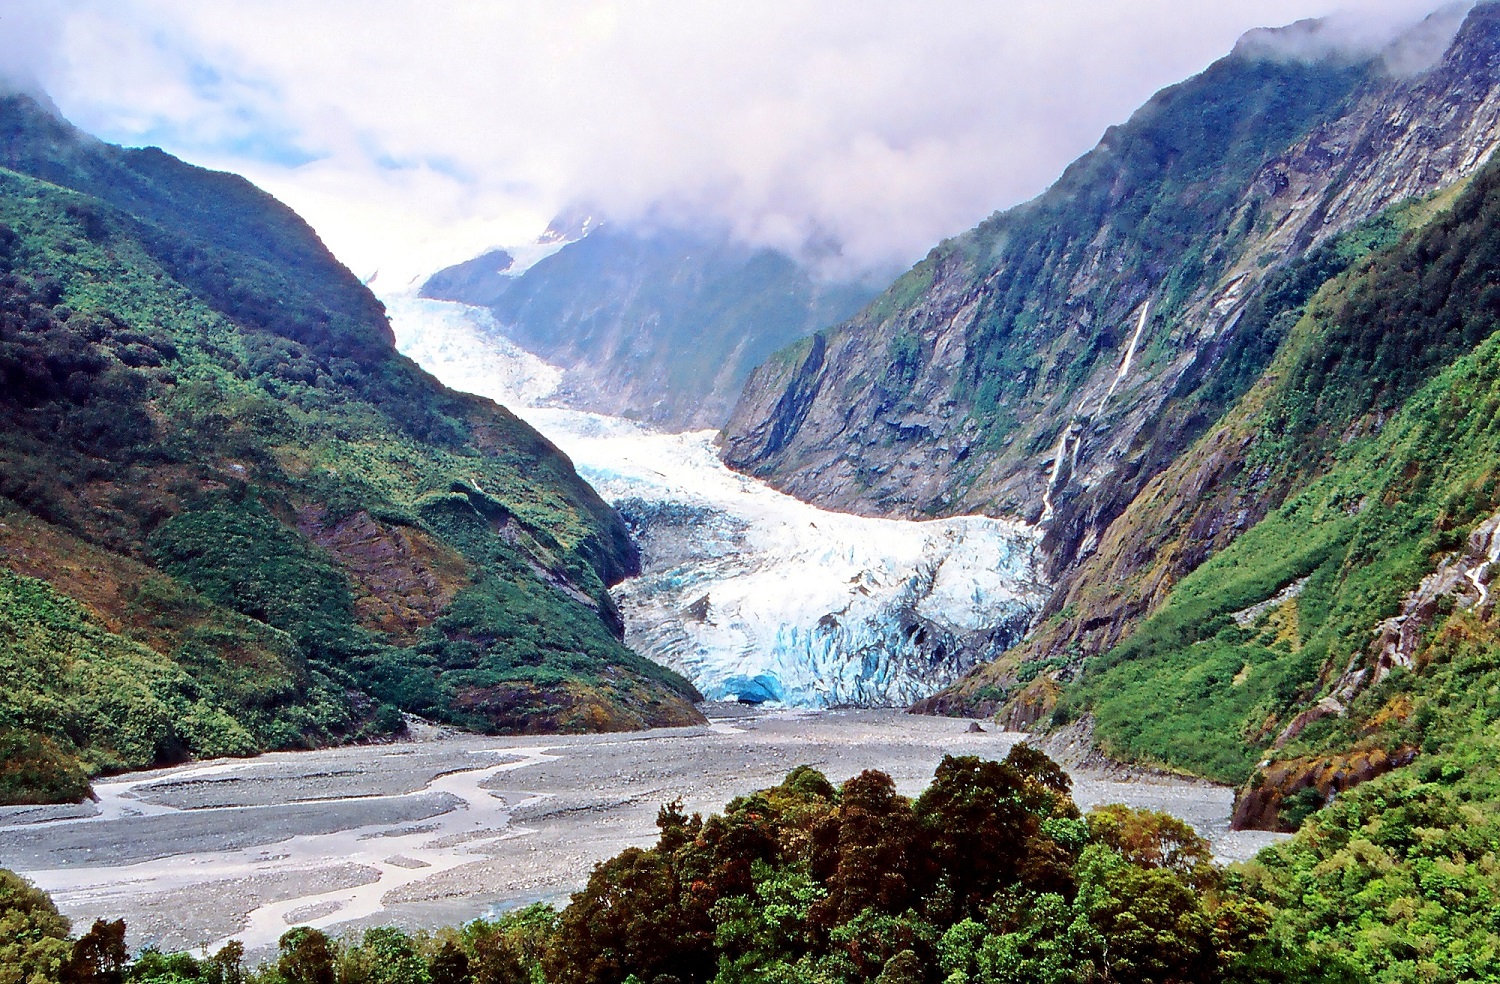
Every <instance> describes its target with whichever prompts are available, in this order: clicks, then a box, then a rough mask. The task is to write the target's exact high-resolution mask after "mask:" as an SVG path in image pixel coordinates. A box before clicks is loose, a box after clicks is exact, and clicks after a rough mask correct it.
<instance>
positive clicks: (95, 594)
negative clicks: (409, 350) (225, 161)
mask: <svg viewBox="0 0 1500 984" xmlns="http://www.w3.org/2000/svg"><path fill="white" fill-rule="evenodd" d="M637 564H638V561H637V559H636V555H635V551H634V547H633V545H632V544H631V542H630V539H629V535H628V531H627V530H626V528H625V526H624V524H623V522H622V521H621V520H620V519H619V517H618V516H617V515H615V513H614V512H613V510H611V509H610V508H609V507H608V506H607V505H606V504H605V503H604V502H603V501H602V500H600V499H599V497H598V496H597V494H595V493H594V491H593V490H592V489H591V488H589V487H588V486H587V485H586V484H585V483H584V482H583V481H582V480H581V479H579V478H578V476H577V475H576V474H575V473H574V471H573V468H572V465H571V463H570V462H569V461H568V460H567V458H566V457H564V456H563V455H562V454H561V453H560V452H559V451H557V449H555V448H554V447H552V446H551V445H550V444H548V443H547V442H546V441H545V440H544V439H543V438H542V437H541V436H540V435H538V434H537V433H536V432H535V431H533V430H531V429H530V428H529V427H528V426H527V425H526V424H524V423H523V422H521V421H520V420H519V419H517V418H516V417H514V416H513V415H511V414H510V413H509V412H507V411H506V410H504V409H503V408H500V407H498V406H496V405H494V404H493V403H490V402H489V401H486V400H482V399H479V398H477V397H471V396H467V395H464V394H459V393H455V392H452V391H449V390H447V389H445V388H444V387H443V386H441V385H440V384H439V383H438V382H437V381H436V380H434V379H433V378H432V377H430V376H428V375H427V374H426V373H424V372H422V371H421V370H420V369H419V368H418V367H417V366H416V365H415V364H414V363H412V362H411V361H410V360H407V359H405V358H404V357H402V356H399V355H398V354H397V353H396V351H395V348H394V343H393V340H392V336H391V332H390V327H389V324H388V323H387V321H386V318H385V314H384V310H383V308H382V307H381V305H380V303H379V302H378V301H377V300H376V299H375V298H374V296H373V295H371V294H370V292H369V291H368V290H367V289H365V287H364V286H363V285H361V284H360V283H359V282H358V281H357V280H356V279H355V278H354V277H353V276H352V275H351V274H350V273H349V271H348V270H346V269H344V268H343V267H342V266H340V265H339V264H338V263H337V261H335V260H334V259H333V257H332V256H331V255H329V254H328V253H327V251H326V250H325V249H323V247H322V244H321V243H319V242H318V240H317V238H316V236H315V235H313V233H312V230H311V229H309V228H308V227H307V226H306V225H305V224H304V223H303V222H302V221H301V220H300V219H298V218H297V217H296V216H295V214H293V213H292V212H291V211H290V210H289V209H287V208H285V206H282V205H280V204H279V203H277V202H276V201H275V200H274V199H271V198H270V197H269V196H267V195H265V194H264V193H262V192H260V191H258V190H256V189H255V188H254V187H253V186H251V185H250V184H249V183H248V182H245V181H243V180H242V179H240V178H237V177H234V176H231V175H222V174H213V173H211V172H206V171H203V170H201V169H198V168H194V167H190V166H189V165H186V164H183V163H181V162H179V161H176V160H175V159H173V158H170V157H168V156H167V155H165V154H162V153H161V152H160V151H151V150H147V151H126V150H121V149H120V148H115V147H110V146H108V145H105V144H102V143H99V142H98V141H95V140H93V139H92V138H90V137H88V136H86V135H85V134H82V133H79V132H78V131H76V130H73V129H72V128H71V127H69V126H68V125H67V124H65V123H63V122H62V121H60V120H58V119H56V118H55V117H53V116H51V115H50V114H49V113H48V112H47V111H46V110H44V109H43V108H42V107H40V106H38V105H37V104H36V103H35V102H33V101H32V100H30V99H29V98H27V97H22V96H12V97H7V98H3V99H0V750H3V752H4V755H3V759H0V803H6V802H26V801H37V800H69V799H72V800H76V799H78V798H80V797H81V796H82V795H84V793H85V792H86V790H87V779H88V777H89V776H91V775H95V774H98V773H100V772H104V771H109V770H118V769H126V768H141V767H145V766H150V765H157V764H162V763H166V762H173V761H180V760H182V759H184V758H186V757H190V756H200V757H201V756H211V755H236V754H249V753H253V752H256V751H259V750H264V749H269V748H300V747H310V746H314V745H318V744H325V743H328V742H336V741H348V740H362V739H371V738H380V737H383V736H388V735H390V734H392V733H394V732H397V731H400V730H401V729H402V728H403V727H404V724H403V717H402V714H403V713H413V714H419V715H422V716H425V717H428V718H431V719H435V720H439V721H445V722H449V723H452V724H455V725H460V726H463V727H467V728H474V729H479V730H486V731H552V730H590V729H628V728H638V727H643V726H646V725H652V724H674V723H690V722H694V721H697V720H700V717H699V715H698V714H697V712H696V711H695V710H694V709H693V707H692V704H691V701H692V700H693V699H695V698H696V696H697V695H696V694H695V693H694V692H693V690H692V688H691V686H690V685H688V684H687V682H686V681H685V680H683V679H682V678H681V677H679V676H677V675H676V674H673V673H671V672H670V671H667V670H665V669H662V668H661V667H658V666H657V665H655V664H653V663H651V662H649V661H647V660H645V659H643V658H641V657H639V656H637V655H636V654H634V653H632V652H631V651H630V650H629V649H627V648H626V647H625V646H624V644H623V643H622V642H621V641H620V631H621V626H620V623H619V616H618V613H617V612H616V611H615V609H614V606H613V602H612V601H611V600H610V598H609V595H608V592H607V590H606V587H607V585H608V584H610V583H613V582H615V581H617V580H619V579H620V578H622V577H624V576H626V575H628V574H629V573H631V572H632V571H633V570H634V569H635V567H636V565H637Z"/></svg>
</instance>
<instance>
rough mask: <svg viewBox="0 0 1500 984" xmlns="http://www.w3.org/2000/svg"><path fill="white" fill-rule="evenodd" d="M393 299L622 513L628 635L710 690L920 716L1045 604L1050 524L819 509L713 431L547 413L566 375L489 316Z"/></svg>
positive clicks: (399, 311)
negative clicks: (733, 460)
mask: <svg viewBox="0 0 1500 984" xmlns="http://www.w3.org/2000/svg"><path fill="white" fill-rule="evenodd" d="M386 303H387V307H388V308H389V310H390V311H391V314H392V324H393V327H394V328H395V331H396V336H397V343H398V345H399V347H400V348H401V351H403V352H405V353H406V354H407V355H410V356H411V357H413V358H414V359H416V360H417V361H418V362H420V363H421V364H422V365H423V366H424V367H425V368H426V369H427V370H428V371H430V372H432V373H434V374H435V375H437V376H438V377H439V378H440V379H442V380H443V381H444V382H445V383H447V384H448V385H450V386H453V387H455V388H458V389H464V390H468V391H470V392H474V393H478V394H480V395H483V396H489V397H491V398H493V399H495V400H497V401H499V402H501V403H504V404H506V405H507V406H509V407H510V408H511V409H512V410H514V411H515V412H517V413H518V414H520V415H521V416H522V417H524V418H525V419H526V420H527V421H528V422H529V423H531V424H532V425H533V426H535V427H536V428H537V429H538V430H540V431H541V432H542V433H543V434H545V435H546V436H547V437H548V438H549V439H550V440H551V441H553V442H554V443H555V444H557V445H558V446H559V447H560V448H562V449H563V451H564V452H566V453H567V454H568V456H569V457H571V458H572V459H573V462H574V464H575V466H576V467H577V468H578V470H579V473H580V474H582V475H583V477H584V478H585V479H587V480H588V481H589V482H590V483H591V484H593V485H594V487H595V488H597V489H598V490H599V491H600V493H601V494H602V495H603V496H604V497H605V498H606V499H608V500H609V501H610V502H612V503H614V504H615V506H616V507H617V508H618V509H619V510H620V511H621V513H622V514H623V515H624V516H625V518H626V520H627V521H628V522H629V523H630V524H631V526H632V529H633V531H634V532H635V534H636V537H637V539H638V541H639V542H640V544H641V550H642V561H643V568H644V573H643V574H642V576H640V577H638V578H634V579H632V580H630V581H627V582H625V583H624V584H622V585H620V586H619V587H618V588H617V589H616V590H615V597H616V599H617V601H618V602H619V605H620V609H621V611H622V613H623V614H624V616H625V621H626V642H627V643H628V644H629V645H630V646H631V647H632V648H634V649H635V650H637V651H638V652H640V653H642V654H643V655H645V656H648V657H650V658H651V659H654V660H656V661H658V662H660V663H664V664H666V665H668V666H671V667H673V668H674V669H677V670H680V671H681V672H683V673H684V674H686V675H687V676H688V677H689V678H690V679H691V680H692V681H693V683H694V684H695V685H696V686H697V687H698V688H699V690H701V691H702V692H703V694H704V695H705V696H706V697H709V698H713V699H733V698H738V699H742V700H749V701H757V702H761V701H774V702H780V703H784V704H787V705H790V706H800V707H826V706H835V705H860V706H896V705H905V704H908V703H910V702H911V701H913V700H916V699H918V698H920V697H923V696H926V695H928V694H931V693H933V692H934V691H936V690H938V689H940V688H941V687H943V686H944V685H946V684H947V683H949V682H951V681H952V680H954V679H955V678H957V677H958V676H960V675H961V674H962V673H963V672H964V671H965V670H967V669H968V668H969V667H970V666H972V665H973V663H974V662H975V661H976V660H978V659H982V658H988V657H992V656H994V655H997V654H998V652H999V651H1000V650H1002V649H1004V648H1005V647H1007V646H1008V645H1010V644H1011V643H1013V642H1014V641H1016V640H1017V639H1019V638H1020V635H1021V634H1022V633H1023V632H1024V631H1025V628H1026V626H1027V625H1028V624H1029V622H1030V620H1031V618H1032V616H1033V614H1034V613H1035V611H1036V609H1037V607H1038V606H1039V605H1040V604H1041V602H1042V601H1043V600H1044V597H1045V595H1044V589H1043V586H1042V585H1041V584H1040V578H1039V576H1038V573H1037V561H1036V557H1035V548H1036V545H1037V541H1038V537H1039V534H1038V533H1037V532H1036V531H1035V530H1034V529H1033V528H1032V527H1029V526H1026V525H1025V524H1021V523H1015V522H1009V521H1006V520H997V519H989V518H985V517H958V518H954V519H944V520H931V521H924V522H906V521H899V520H883V519H869V518H864V517H859V516H850V515H847V514H843V513H834V512H829V511H827V510H823V509H818V508H816V507H814V506H810V505H808V504H806V503H804V502H801V501H799V500H797V499H794V498H792V497H791V496H787V495H783V494H782V493H780V492H777V491H775V490H774V489H772V488H770V487H769V486H767V485H765V484H764V483H763V482H760V481H758V480H756V479H753V478H750V477H747V476H744V475H740V474H737V473H735V472H732V471H730V470H729V469H727V468H726V467H724V465H723V464H722V463H721V462H720V461H719V459H718V456H717V455H716V454H715V453H714V449H713V444H712V441H713V436H714V433H713V432H712V431H698V432H692V433H685V434H664V433H659V432H655V431H651V430H649V429H647V428H644V427H641V426H639V425H637V424H635V423H633V422H631V421H627V420H623V419H620V418H615V417H607V416H603V415H600V414H592V413H583V412H580V411H574V410H568V409H563V408H557V407H546V406H542V405H541V404H542V403H543V402H544V401H545V400H546V399H547V397H548V396H550V395H551V394H552V393H553V392H554V391H555V390H556V387H557V383H558V379H559V377H560V373H559V370H557V369H556V367H553V366H549V365H547V364H546V363H544V362H542V361H541V360H539V359H537V358H536V357H535V356H533V355H530V354H529V353H526V352H523V351H521V350H520V349H518V348H517V347H516V346H515V345H514V344H513V343H512V342H510V341H509V340H508V339H506V338H504V336H503V334H501V332H500V331H499V329H498V326H496V325H494V323H493V321H490V320H489V316H488V314H487V312H484V311H482V310H479V309H475V308H469V307H467V306H465V305H461V304H453V303H449V302H441V301H425V300H422V301H412V300H411V299H401V298H395V299H388V300H387V302H386Z"/></svg>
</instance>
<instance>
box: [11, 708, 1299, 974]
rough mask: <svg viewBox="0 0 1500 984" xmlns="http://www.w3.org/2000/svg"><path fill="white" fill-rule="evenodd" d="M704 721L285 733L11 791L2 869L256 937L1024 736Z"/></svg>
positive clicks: (260, 940) (504, 899)
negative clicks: (50, 794) (146, 768)
mask: <svg viewBox="0 0 1500 984" xmlns="http://www.w3.org/2000/svg"><path fill="white" fill-rule="evenodd" d="M707 712H708V715H709V718H710V724H709V725H708V726H707V727H696V728H674V729H662V730H656V731H648V732H639V733H630V734H616V735H568V736H557V735H552V736H543V737H522V738H515V737H486V736H480V735H469V734H454V733H451V732H447V731H442V730H438V729H431V728H418V729H415V731H414V737H413V740H411V741H406V742H401V743H397V744H390V745H378V746H360V747H353V748H336V749H327V750H323V751H316V752H286V753H276V754H270V755H263V756H260V757H258V758H253V759H242V760H225V761H215V762H202V763H194V764H191V765H186V766H182V767H179V768H175V769H166V770H159V771H154V772H141V773H132V774H128V775H122V776H116V777H113V778H111V779H108V780H103V781H100V782H98V783H96V784H95V791H96V793H97V795H98V801H97V802H94V803H85V804H83V805H81V806H78V807H9V808H4V809H0V867H6V868H11V869H13V870H16V871H20V872H21V873H23V874H24V875H26V876H27V877H28V878H30V879H32V880H33V881H34V882H36V883H37V884H38V885H40V886H41V887H42V888H44V889H46V890H48V891H49V892H51V893H52V894H53V897H54V898H55V899H56V900H57V903H58V906H59V907H60V908H61V909H62V910H63V912H64V913H65V914H67V915H68V916H70V917H72V919H73V920H74V923H75V925H77V926H79V927H80V928H84V927H86V926H87V925H88V923H89V922H91V921H92V920H93V919H95V918H96V917H101V916H102V917H105V918H110V919H114V918H124V919H125V920H126V922H127V924H128V926H129V929H130V943H131V945H132V946H133V947H140V946H142V945H145V944H148V943H150V944H155V945H157V946H160V947H162V948H163V949H167V948H176V949H193V950H196V949H198V948H199V947H204V946H206V947H209V948H215V947H217V946H218V945H220V944H221V943H222V942H224V941H227V940H228V939H230V938H237V939H240V940H242V941H244V943H245V945H246V947H247V949H248V950H249V951H250V952H251V953H252V955H254V954H261V955H263V954H264V953H265V952H267V951H268V950H269V949H271V948H272V947H274V945H275V942H276V939H277V938H278V937H279V936H280V935H281V933H283V932H285V931H286V929H287V928H288V927H289V926H292V925H297V924H310V925H315V926H320V927H323V928H325V929H328V930H330V931H332V932H351V931H356V930H358V929H359V928H361V927H364V926H369V925H378V924H394V925H400V926H404V927H406V928H421V927H435V926H441V925H445V924H452V923H458V922H464V921H467V920H470V919H473V918H475V917H476V916H480V915H484V914H486V913H490V912H494V911H497V910H500V909H503V908H505V907H509V906H514V905H520V904H524V903H527V902H532V901H549V902H556V903H559V904H561V903H565V902H566V900H567V896H568V894H569V893H571V892H572V891H574V890H575V889H577V888H579V887H581V886H582V884H583V883H584V881H586V880H587V878H588V874H589V871H590V870H591V868H592V867H593V865H594V864H595V863H596V862H598V861H600V860H603V859H604V858H607V857H609V856H611V855H613V854H615V853H617V852H619V851H620V850H622V849H623V848H625V847H628V846H632V845H636V846H642V847H644V846H649V845H650V844H651V843H653V842H654V840H655V834H656V829H655V824H654V821H655V818H656V811H657V808H658V807H659V806H660V805H661V804H662V803H664V802H667V801H669V800H672V799H674V798H677V797H681V798H682V799H683V801H684V803H685V804H686V807H687V808H688V809H689V810H690V811H691V810H697V811H701V812H704V813H708V812H711V811H714V810H717V809H719V808H720V807H722V806H723V804H724V803H725V802H727V801H728V800H729V799H730V798H732V797H734V796H736V795H739V794H741V793H746V792H750V791H752V790H755V789H760V788H764V787H766V786H770V785H774V784H775V783H777V782H779V781H780V778H781V777H782V776H783V775H784V774H785V773H786V772H787V771H788V770H789V769H791V768H792V767H793V766H796V765H800V764H803V763H806V764H810V765H813V766H816V767H817V768H819V769H821V770H823V771H824V772H825V773H827V775H828V776H829V778H830V779H832V780H834V781H835V782H841V781H843V780H844V779H847V778H849V777H850V776H852V775H854V774H856V773H858V772H860V771H861V770H863V769H881V770H883V771H885V772H887V773H889V774H890V775H891V777H892V778H893V779H895V781H896V783H897V786H898V787H899V788H900V790H901V792H903V793H905V794H908V795H914V794H916V793H919V792H920V791H921V790H922V789H923V788H924V787H925V786H926V784H927V782H928V780H929V779H930V778H931V776H932V770H933V769H934V768H935V767H936V765H937V763H938V761H939V760H940V759H941V758H942V756H943V755H944V754H947V753H953V754H960V755H980V756H984V757H990V758H999V757H1003V756H1004V755H1005V753H1006V752H1007V751H1008V750H1009V749H1010V746H1011V745H1013V744H1014V743H1016V742H1017V741H1020V740H1022V737H1023V736H1021V735H1017V734H1009V733H1004V732H971V731H969V730H968V726H969V722H968V721H964V720H956V719H951V718H930V717H918V716H914V715H908V714H903V713H900V712H897V711H868V710H864V711H816V712H814V711H775V710H752V709H748V708H742V707H739V706H736V705H725V706H717V705H715V706H710V707H708V708H707ZM1073 778H1074V783H1075V786H1074V797H1075V799H1076V800H1077V801H1078V803H1079V805H1080V806H1081V807H1083V808H1084V809H1087V808H1088V807H1090V806H1093V805H1096V804H1100V803H1114V802H1124V803H1129V804H1131V805H1134V806H1141V807H1149V808H1152V809H1160V810H1166V811H1168V812H1170V813H1173V814H1175V815H1177V816H1180V817H1182V818H1183V819H1184V820H1187V821H1188V822H1189V823H1191V824H1193V826H1194V827H1196V828H1197V829H1198V830H1199V831H1200V832H1201V833H1203V834H1204V835H1205V836H1207V837H1208V838H1209V839H1210V841H1212V843H1213V844H1214V848H1215V851H1216V853H1217V854H1218V855H1219V856H1220V857H1221V858H1222V859H1225V860H1230V859H1239V858H1245V857H1249V856H1250V855H1252V854H1254V853H1255V851H1257V850H1258V849H1259V848H1261V847H1262V846H1264V845H1265V844H1267V843H1269V842H1270V841H1271V840H1272V839H1273V838H1274V835H1268V834H1261V833H1253V832H1245V833H1236V832H1231V831H1230V830H1229V829H1228V825H1229V816H1230V811H1231V808H1232V802H1233V794H1232V791H1231V790H1229V789H1226V788H1224V787H1221V786H1215V785H1212V784H1209V783H1203V782H1193V781H1184V780H1177V779H1169V778H1160V777H1145V778H1134V779H1128V780H1121V779H1118V778H1113V777H1109V776H1106V775H1104V774H1102V773H1094V772H1090V771H1088V770H1074V772H1073Z"/></svg>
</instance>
